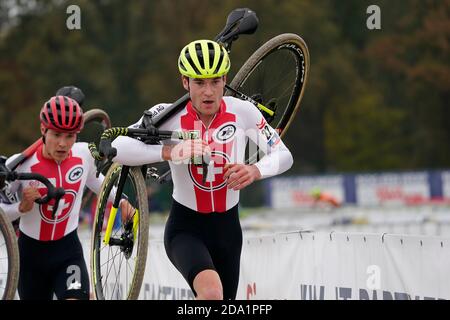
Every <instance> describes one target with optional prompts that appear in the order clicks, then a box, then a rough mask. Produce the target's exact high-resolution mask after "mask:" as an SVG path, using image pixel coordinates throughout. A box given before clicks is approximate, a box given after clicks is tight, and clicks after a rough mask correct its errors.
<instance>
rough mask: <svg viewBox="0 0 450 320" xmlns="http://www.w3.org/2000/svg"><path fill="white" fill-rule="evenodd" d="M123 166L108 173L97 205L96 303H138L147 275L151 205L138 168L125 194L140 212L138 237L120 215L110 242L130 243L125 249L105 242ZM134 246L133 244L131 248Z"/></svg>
mask: <svg viewBox="0 0 450 320" xmlns="http://www.w3.org/2000/svg"><path fill="white" fill-rule="evenodd" d="M121 170H122V166H120V165H119V164H116V163H115V164H113V165H112V166H111V168H110V169H109V170H108V173H107V174H106V176H105V180H104V182H103V185H102V188H101V192H100V196H99V198H98V201H97V210H96V215H95V220H94V226H93V235H92V245H91V274H92V283H93V289H94V294H95V297H96V299H98V300H122V299H126V300H135V299H137V298H138V296H139V292H140V289H141V285H142V280H143V276H144V271H145V264H146V259H147V247H148V227H149V226H148V223H149V222H148V203H147V197H146V188H145V181H144V178H143V177H142V173H141V172H140V171H139V168H137V167H135V168H131V169H130V171H129V173H128V176H127V180H126V183H125V188H124V193H125V194H126V196H127V197H128V201H129V202H130V203H131V205H132V206H133V207H135V208H136V209H137V210H136V211H135V213H134V214H135V215H136V214H137V215H138V219H139V224H138V231H137V234H136V235H135V236H134V235H133V232H132V231H131V229H130V228H129V227H127V225H129V224H128V222H129V221H131V222H132V219H133V218H134V217H131V219H130V220H127V221H122V218H121V215H120V210H119V211H118V212H117V219H116V220H115V221H116V223H115V228H114V229H113V232H112V235H111V238H114V239H118V240H123V239H128V240H131V242H130V241H128V242H127V244H124V245H107V244H105V243H104V242H103V240H104V238H105V229H106V225H107V222H108V214H109V210H110V208H109V207H108V205H107V202H108V201H107V200H108V196H109V194H110V193H111V191H112V189H113V187H116V186H117V183H118V181H119V177H120V173H121ZM130 243H131V244H130Z"/></svg>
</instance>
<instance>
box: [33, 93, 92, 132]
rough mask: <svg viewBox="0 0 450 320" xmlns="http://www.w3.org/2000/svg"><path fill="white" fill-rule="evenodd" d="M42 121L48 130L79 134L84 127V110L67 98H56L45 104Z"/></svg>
mask: <svg viewBox="0 0 450 320" xmlns="http://www.w3.org/2000/svg"><path fill="white" fill-rule="evenodd" d="M40 119H41V123H42V124H43V125H44V127H45V128H46V129H52V130H55V131H58V132H70V133H79V132H80V131H81V129H83V125H84V120H83V110H82V109H81V107H80V106H79V105H78V103H77V102H76V101H75V100H74V99H71V98H69V97H66V96H54V97H51V98H50V100H48V101H47V102H46V103H44V106H43V107H42V109H41V113H40Z"/></svg>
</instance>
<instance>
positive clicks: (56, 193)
mask: <svg viewBox="0 0 450 320" xmlns="http://www.w3.org/2000/svg"><path fill="white" fill-rule="evenodd" d="M84 121H85V125H88V126H89V124H91V123H98V124H100V126H101V130H102V131H103V130H105V129H107V128H110V127H111V120H110V118H109V116H108V114H107V113H106V112H105V111H103V110H101V109H91V110H88V111H86V112H85V113H84ZM41 145H42V139H38V140H37V141H35V142H34V143H33V144H32V145H31V146H30V147H28V148H27V149H26V150H24V151H23V152H22V153H21V154H20V155H18V156H17V157H15V158H14V159H13V160H12V161H10V162H9V163H8V164H6V157H1V159H0V192H2V194H1V196H2V197H1V198H0V201H1V200H2V199H3V198H4V199H3V201H5V202H7V203H13V202H16V201H18V199H17V196H16V195H14V194H11V193H10V192H9V188H8V186H7V183H8V182H12V181H15V180H37V181H40V182H42V183H43V184H44V185H45V186H46V187H47V189H48V193H47V196H45V197H43V198H41V199H38V200H36V203H38V204H44V203H47V202H49V201H50V200H52V199H55V202H56V204H55V206H54V207H53V210H54V211H53V212H56V210H57V209H58V202H59V199H60V198H61V197H62V196H63V195H64V190H63V189H61V188H58V189H55V188H54V187H53V185H52V184H51V183H50V182H49V181H48V180H47V179H46V178H45V177H43V176H41V175H39V174H34V173H17V172H15V170H16V169H17V167H18V166H19V165H20V164H21V163H23V162H24V161H25V160H26V159H28V158H29V157H30V156H31V155H32V154H33V153H34V152H35V151H36V150H37V148H38V147H39V146H41ZM18 279H19V249H18V245H17V236H16V232H15V230H14V227H13V225H12V223H11V222H10V221H9V219H8V217H7V216H6V214H5V213H4V212H3V210H2V209H1V208H0V300H12V299H14V296H15V293H16V290H17V283H18Z"/></svg>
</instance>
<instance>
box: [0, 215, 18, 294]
mask: <svg viewBox="0 0 450 320" xmlns="http://www.w3.org/2000/svg"><path fill="white" fill-rule="evenodd" d="M3 241H4V242H5V243H4V244H3V243H2V242H3ZM2 248H4V249H6V254H7V257H6V259H7V267H8V271H7V276H6V284H5V286H4V288H3V285H2V286H0V292H2V291H3V292H2V294H1V300H13V299H14V296H15V294H16V290H17V284H18V281H19V247H18V245H17V237H16V233H15V232H14V229H13V226H12V224H11V223H10V222H9V220H8V218H7V217H6V215H5V213H4V212H3V211H2V210H1V209H0V263H1V264H2V265H3V263H4V261H3V260H4V258H3V257H2V256H3V254H2V252H3V250H4V249H2ZM2 269H3V267H2V266H0V272H2Z"/></svg>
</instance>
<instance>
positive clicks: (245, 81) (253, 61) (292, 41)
mask: <svg viewBox="0 0 450 320" xmlns="http://www.w3.org/2000/svg"><path fill="white" fill-rule="evenodd" d="M280 53H281V54H280ZM292 58H293V61H294V63H291V65H289V69H287V71H288V72H283V70H281V66H282V65H283V64H286V63H287V62H288V61H292ZM309 60H310V58H309V50H308V47H307V45H306V43H305V41H304V40H303V39H302V38H301V37H300V36H298V35H296V34H293V33H284V34H280V35H278V36H276V37H274V38H272V39H270V40H269V41H267V42H266V43H265V44H263V45H262V46H261V47H260V48H258V49H257V50H256V51H255V52H254V53H253V54H252V55H251V56H250V58H248V59H247V61H246V62H245V63H244V64H243V66H242V67H241V68H240V70H239V71H238V73H237V74H236V76H235V77H234V78H233V80H232V81H231V83H230V87H232V88H234V89H236V90H238V91H240V92H242V93H244V94H246V95H248V96H252V95H254V94H257V93H258V94H261V95H262V98H263V104H265V103H267V102H269V101H270V100H272V101H275V100H273V99H277V101H281V102H282V103H281V102H280V104H281V105H278V108H277V109H276V112H277V114H278V115H280V110H281V111H282V112H281V116H279V117H274V118H273V119H272V121H268V122H269V124H270V125H271V126H272V127H273V128H274V129H276V130H277V132H278V134H279V135H280V137H283V136H284V135H285V134H286V132H287V130H288V128H289V126H290V125H291V123H292V121H293V120H294V118H295V115H296V113H297V111H298V109H299V107H300V103H301V101H302V98H303V95H304V91H305V87H306V83H307V80H308V76H309V69H310V67H309V63H310V62H309ZM269 62H277V63H274V65H273V67H272V68H270V66H271V65H270V64H269V67H268V70H267V73H266V69H264V67H265V66H266V65H267V64H268V63H269ZM291 67H292V70H291ZM275 71H277V72H279V75H280V77H284V78H287V77H288V76H289V75H290V72H293V71H294V72H295V75H294V77H293V79H294V83H293V85H292V88H291V90H290V93H288V94H289V96H288V97H287V98H286V97H285V96H277V93H278V92H281V94H284V93H285V91H289V88H287V89H285V88H281V89H279V90H281V91H277V88H278V87H277V83H276V82H277V79H274V78H273V77H274V73H275ZM274 83H275V84H274ZM225 95H231V96H233V93H232V92H231V91H228V90H227V91H226V92H225ZM285 101H287V102H285ZM266 106H267V105H266ZM280 108H281V109H280ZM255 154H256V153H255ZM252 157H253V156H250V157H249V158H248V159H247V162H248V161H249V159H251V158H252Z"/></svg>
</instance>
